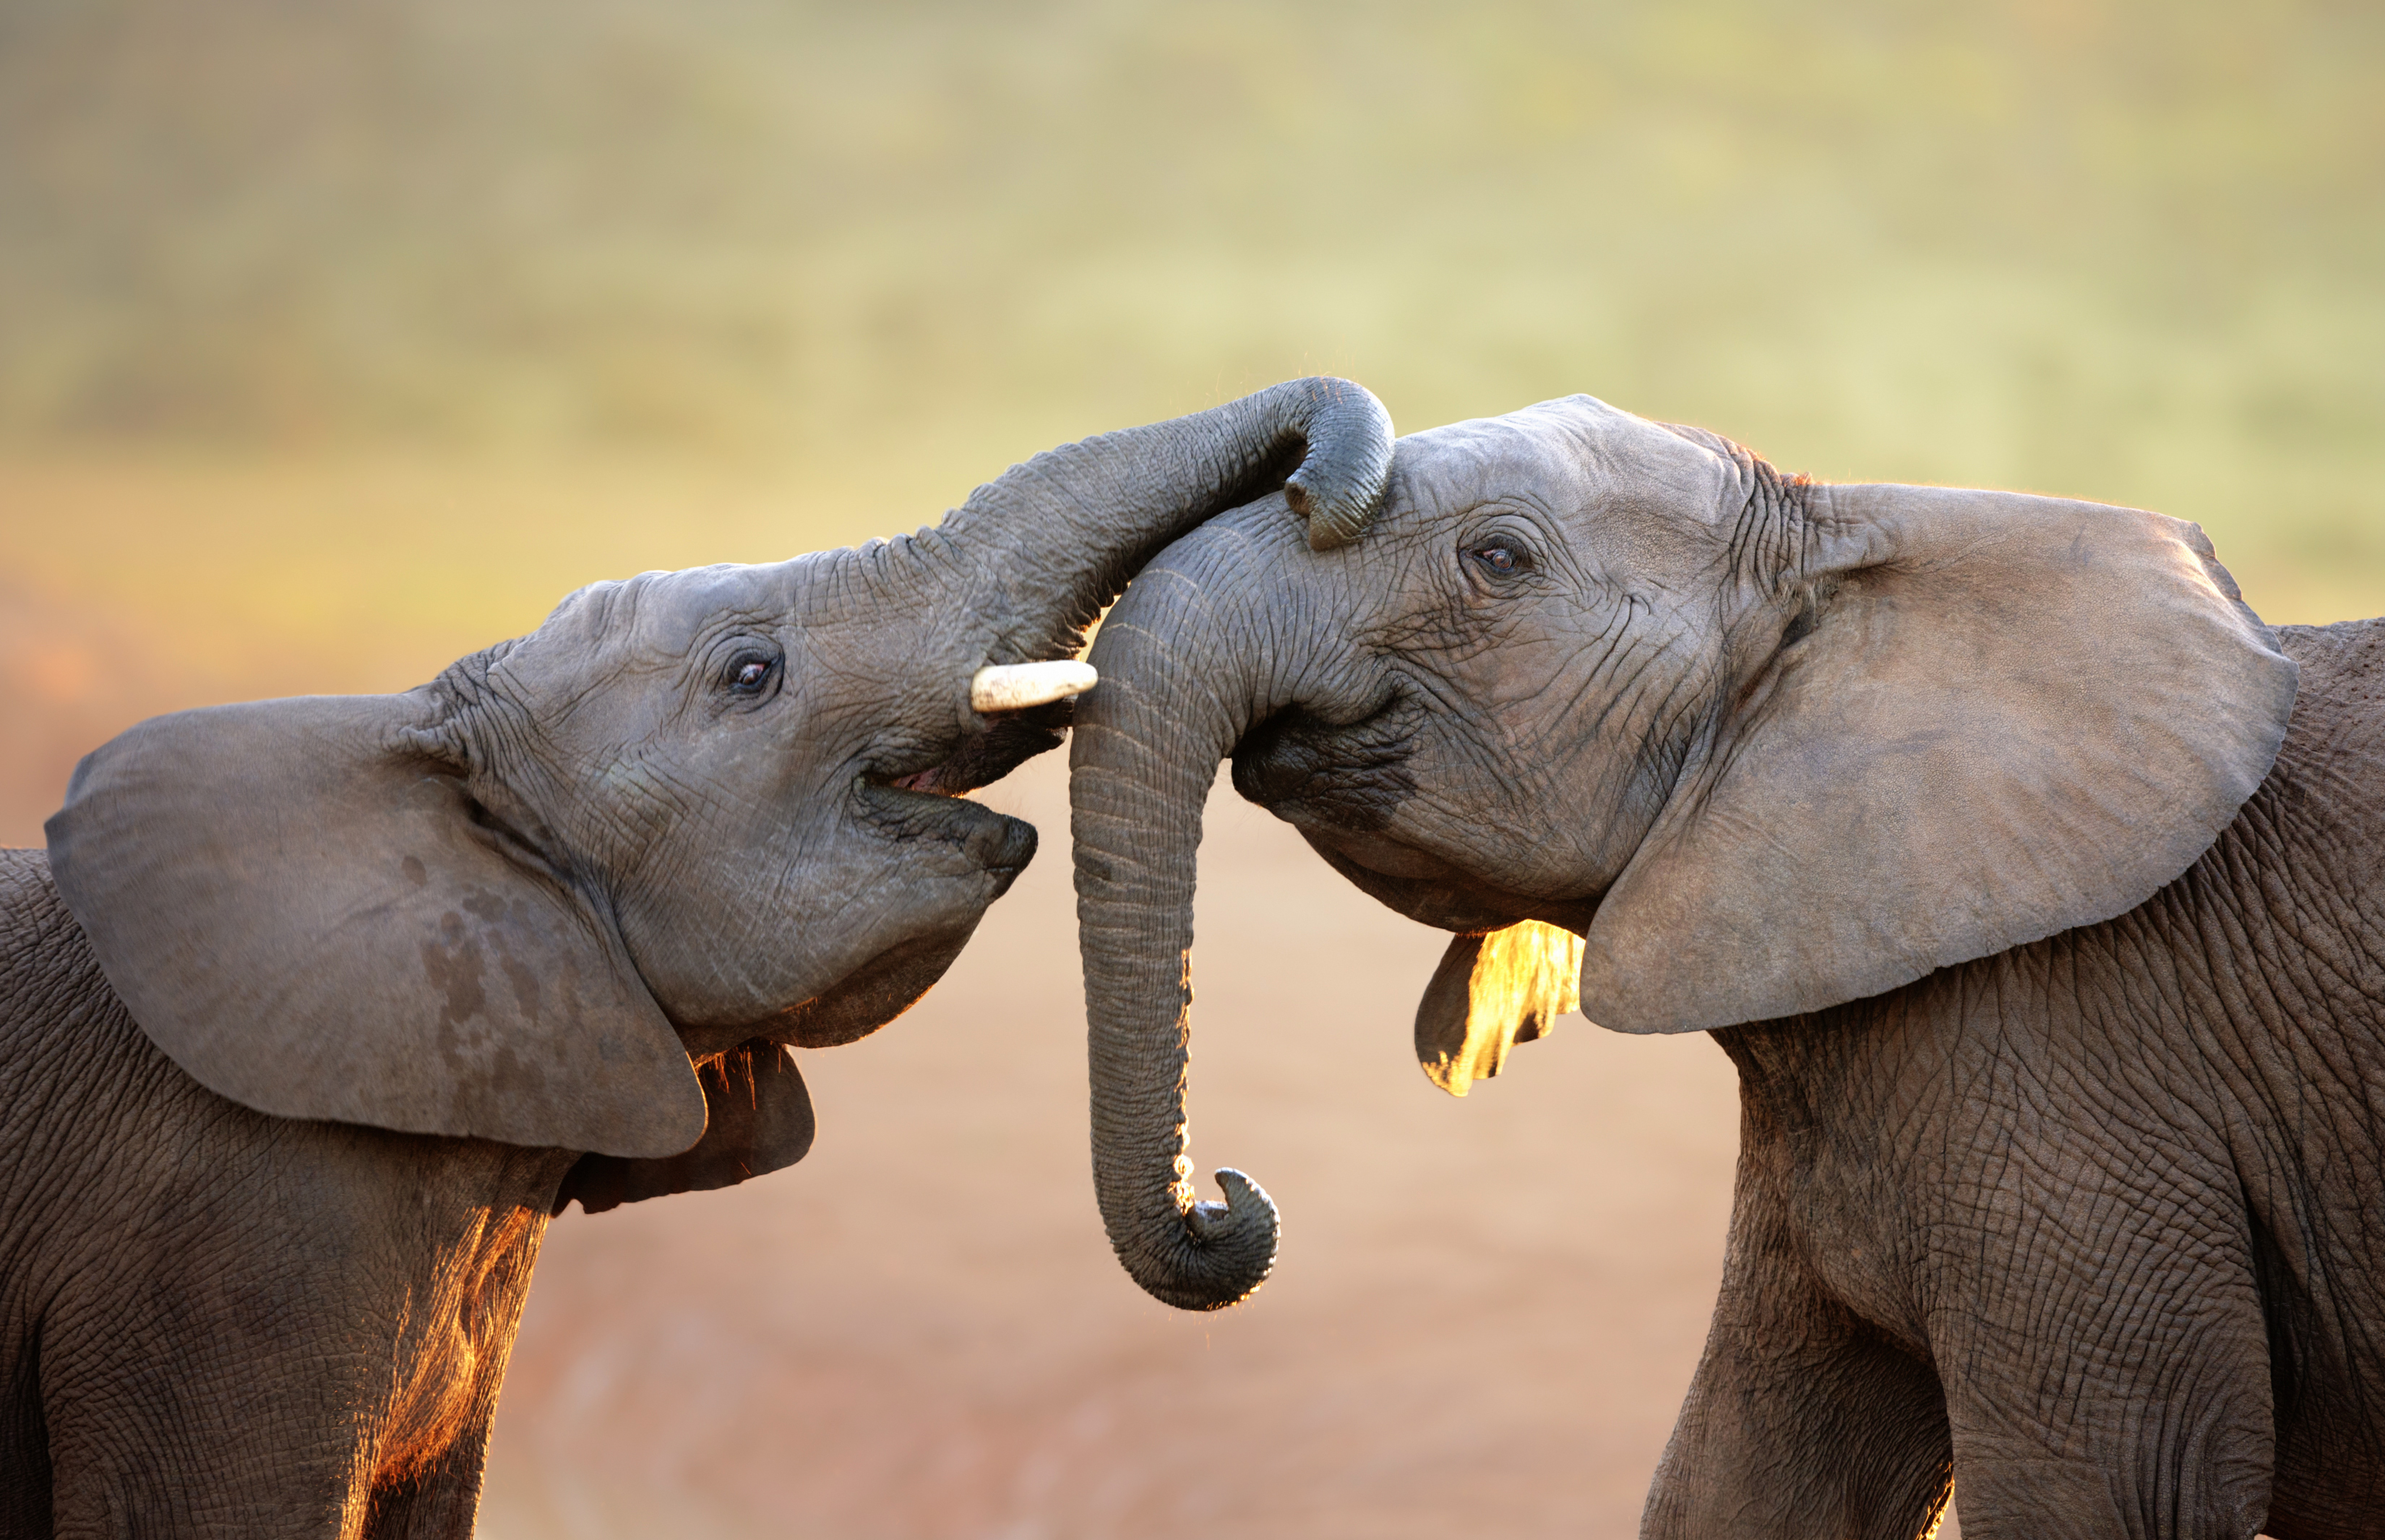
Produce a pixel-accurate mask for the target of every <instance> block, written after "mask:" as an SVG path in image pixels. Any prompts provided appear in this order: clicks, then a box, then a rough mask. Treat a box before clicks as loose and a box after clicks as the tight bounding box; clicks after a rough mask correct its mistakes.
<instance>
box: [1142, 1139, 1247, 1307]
mask: <svg viewBox="0 0 2385 1540" xmlns="http://www.w3.org/2000/svg"><path fill="white" fill-rule="evenodd" d="M1217 1185H1218V1187H1219V1188H1220V1189H1221V1190H1223V1192H1224V1193H1225V1195H1226V1201H1225V1202H1223V1203H1191V1204H1187V1205H1186V1206H1185V1207H1183V1208H1181V1209H1180V1211H1179V1213H1180V1222H1178V1223H1176V1224H1174V1225H1169V1224H1166V1223H1162V1224H1156V1225H1139V1226H1137V1227H1135V1228H1134V1229H1133V1230H1131V1231H1130V1232H1129V1233H1126V1234H1123V1235H1118V1236H1114V1237H1113V1238H1112V1242H1111V1244H1112V1246H1114V1247H1115V1248H1116V1249H1117V1251H1118V1260H1119V1261H1120V1262H1122V1263H1124V1264H1125V1265H1126V1270H1127V1271H1128V1273H1129V1274H1130V1275H1131V1276H1132V1277H1133V1279H1134V1281H1135V1282H1136V1283H1140V1284H1142V1285H1143V1292H1145V1293H1146V1294H1149V1295H1150V1296H1152V1297H1153V1298H1155V1299H1156V1300H1158V1301H1159V1302H1160V1303H1161V1304H1163V1305H1173V1306H1175V1307H1176V1308H1178V1309H1180V1310H1222V1309H1224V1308H1226V1307H1227V1306H1229V1305H1239V1304H1241V1303H1242V1301H1243V1300H1245V1299H1248V1298H1249V1297H1250V1296H1252V1295H1254V1294H1255V1293H1257V1292H1258V1286H1259V1285H1260V1284H1261V1283H1266V1282H1267V1274H1268V1273H1269V1272H1270V1271H1273V1270H1274V1268H1275V1249H1276V1237H1277V1234H1278V1233H1279V1231H1280V1221H1279V1219H1278V1216H1277V1214H1276V1208H1275V1199H1273V1198H1271V1197H1269V1196H1267V1189H1266V1188H1264V1187H1262V1186H1260V1185H1259V1184H1258V1183H1255V1182H1254V1181H1252V1180H1251V1179H1250V1178H1249V1177H1247V1176H1244V1175H1243V1174H1242V1172H1240V1171H1236V1170H1234V1169H1233V1168H1232V1167H1231V1166H1223V1167H1220V1168H1218V1171H1217Z"/></svg>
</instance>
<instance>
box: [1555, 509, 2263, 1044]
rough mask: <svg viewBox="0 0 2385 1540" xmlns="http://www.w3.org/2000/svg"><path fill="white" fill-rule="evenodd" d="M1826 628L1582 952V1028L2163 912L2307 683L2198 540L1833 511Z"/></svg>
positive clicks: (1778, 682) (1786, 659)
mask: <svg viewBox="0 0 2385 1540" xmlns="http://www.w3.org/2000/svg"><path fill="white" fill-rule="evenodd" d="M1807 516H1808V523H1807V526H1806V533H1807V536H1808V545H1807V550H1808V553H1809V555H1808V557H1807V560H1806V562H1805V564H1804V581H1805V582H1806V583H1807V584H1808V586H1809V597H1810V603H1809V604H1808V606H1807V607H1806V608H1805V610H1804V613H1803V614H1801V615H1800V617H1799V618H1798V619H1797V620H1796V621H1795V622H1794V623H1792V625H1791V626H1790V628H1789V631H1788V633H1787V637H1786V639H1785V640H1784V643H1783V645H1782V646H1781V647H1780V649H1779V653H1778V655H1777V656H1776V657H1773V658H1772V659H1771V661H1770V662H1769V663H1768V664H1767V666H1766V667H1765V669H1764V670H1761V671H1760V672H1759V673H1758V674H1757V676H1756V677H1755V679H1754V682H1753V683H1752V685H1751V686H1750V687H1749V688H1748V689H1747V691H1746V692H1745V693H1744V694H1743V695H1742V697H1741V698H1740V700H1739V702H1738V704H1737V705H1736V706H1735V707H1732V708H1731V710H1730V711H1729V714H1728V715H1727V716H1726V717H1725V719H1724V720H1722V721H1721V722H1720V723H1719V724H1718V725H1717V730H1716V736H1715V741H1714V745H1713V748H1712V752H1711V753H1710V754H1708V755H1706V756H1704V757H1703V759H1702V760H1698V761H1693V765H1692V770H1691V771H1690V772H1689V773H1687V774H1685V775H1684V776H1683V777H1682V779H1681V782H1680V783H1679V786H1678V787H1677V789H1676V790H1675V792H1674V793H1673V795H1672V797H1671V799H1670V800H1669V801H1668V803H1667V806H1666V808H1664V810H1663V811H1662V813H1660V815H1659V816H1658V819H1657V820H1656V823H1655V826H1654V828H1653V829H1652V830H1651V832H1650V834H1649V836H1648V838H1647V839H1646V840H1645V841H1644V842H1643V843H1642V845H1641V847H1640V849H1639V850H1638V852H1637V853H1636V854H1635V855H1634V856H1633V858H1632V859H1631V861H1630V863H1629V864H1628V865H1627V866H1626V867H1625V869H1624V870H1623V871H1622V873H1621V874H1620V875H1619V876H1618V877H1617V880H1616V882H1615V883H1614V885H1613V887H1612V888H1610V889H1609V891H1608V892H1607V895H1606V896H1605V899H1604V900H1603V901H1602V902H1601V904H1600V906H1599V908H1598V911H1597V914H1596V916H1595V918H1594V919H1593V920H1592V923H1591V926H1590V930H1589V933H1588V935H1587V936H1586V938H1585V945H1584V948H1583V956H1582V970H1581V1006H1582V1011H1583V1014H1585V1015H1587V1016H1589V1017H1590V1018H1591V1019H1592V1020H1594V1021H1597V1022H1599V1023H1600V1024H1601V1025H1603V1026H1606V1027H1611V1028H1615V1029H1617V1030H1620V1031H1623V1032H1635V1033H1653V1032H1688V1031H1694V1030H1698V1029H1703V1028H1710V1027H1722V1026H1729V1025H1733V1024H1735V1023H1739V1022H1744V1021H1756V1020H1770V1019H1773V1018H1776V1017H1782V1016H1791V1015H1795V1014H1798V1013H1800V1012H1804V1011H1811V1010H1818V1009H1821V1008H1824V1007H1828V1006H1832V1005H1837V1004H1839V1003H1841V1002H1842V1001H1846V1000H1853V999H1859V998H1862V997H1864V996H1867V995H1877V994H1879V993H1880V992H1881V991H1883V990H1888V989H1892V988H1894V987H1896V986H1897V985H1899V984H1903V983H1908V982H1910V981H1911V980H1914V979H1917V978H1919V977H1921V976H1922V975H1923V974H1925V973H1928V972H1929V971H1931V970H1934V969H1938V968H1942V967H1944V966H1947V965H1948V964H1952V963H1957V962H1963V961H1966V960H1967V959H1969V958H1978V957H1985V956H1988V955H1990V954H1992V953H1995V952H2001V951H2004V950H2005V949H2006V948H2008V947H2012V946H2017V945H2022V944H2024V943H2027V942H2031V941H2036V940H2038V939H2040V938H2042V937H2044V936H2048V935H2052V934H2054V933H2056V932H2059V931H2065V930H2068V929H2070V928H2072V927H2074V926H2079V925H2086V924H2092V923H2094V922H2096V921H2099V920H2108V919H2111V918H2112V917H2113V916H2115V915H2118V914H2122V913H2125V912H2126V911H2128V910H2129V909H2131V908H2135V907H2136V906H2137V905H2139V904H2141V903H2142V902H2143V901H2144V900H2145V899H2146V898H2148V897H2150V896H2151V895H2153V894H2154V892H2156V891H2157V890H2158V889H2160V888H2161V887H2162V886H2163V885H2164V884H2166V883H2169V882H2170V881H2171V880H2172V879H2174V878H2176V877H2177V876H2179V874H2180V873H2181V872H2183V871H2184V870H2186V869H2187V868H2188V867H2189V866H2191V865H2192V864H2193V862H2194V860H2195V859H2196V858H2197V857H2199V856H2200V855H2202V853H2203V852H2204V850H2205V849H2206V848H2208V847H2209V845H2211V842H2212V841H2213V840H2214V839H2216V837H2217V836H2218V834H2219V833H2220V831H2221V830H2223V829H2225V828H2226V827H2227V825H2228V823H2229V820H2231V819H2232V818H2234V817H2235V814H2236V809H2237V808H2239V807H2240V806H2241V805H2242V804H2243V802H2244V800H2245V799H2246V798H2247V797H2249V796H2251V795H2253V793H2254V790H2255V789H2256V788H2257V787H2258V786H2259V785H2260V783H2261V780H2262V778H2263V777H2264V776H2265V775H2266V774H2267V773H2268V770H2269V765H2270V762H2271V761H2272V760H2273V759H2275V758H2276V757H2277V753H2278V747H2279V744H2280V743H2281V742H2282V741H2283V739H2284V736H2285V732H2286V720H2287V717H2288V716H2289V714H2290V713H2291V710H2292V707H2293V700H2294V685H2295V674H2296V670H2295V667H2294V664H2293V663H2292V661H2291V659H2289V658H2287V657H2285V656H2284V655H2283V654H2282V653H2280V652H2279V650H2278V647H2277V645H2276V642H2275V641H2274V639H2273V638H2272V637H2271V636H2270V634H2269V632H2268V629H2267V628H2266V626H2264V625H2263V624H2262V623H2261V620H2260V618H2259V617H2258V616H2256V615H2254V613H2253V612H2252V611H2251V610H2250V609H2248V608H2246V607H2245V606H2244V604H2243V602H2242V600H2241V597H2240V596H2239V595H2238V593H2237V590H2236V584H2235V582H2233V580H2231V579H2230V578H2229V575H2228V573H2227V571H2226V570H2225V569H2223V568H2221V567H2220V565H2219V563H2218V562H2217V560H2216V559H2215V558H2214V557H2213V555H2212V550H2211V545H2210V543H2209V542H2208V541H2206V540H2205V539H2204V535H2203V532H2202V531H2201V530H2200V529H2198V528H2196V527H2195V526H2194V525H2192V524H2186V523H2180V522H2179V521H2178V520H2172V519H2165V518H2163V517H2161V516H2160V515H2158V514H2151V513H2140V512H2137V511H2135V510H2133V509H2129V508H2118V507H2105V506H2104V505H2101V504H2094V503H2078V502H2068V501H2063V500H2059V499H2055V498H2049V497H2032V496H2024V495H2017V494H2008V493H1992V492H1967V491H1958V490H1954V489H1948V488H1928V487H1902V486H1842V487H1817V488H1815V489H1813V493H1812V501H1811V503H1810V505H1809V507H1808V509H1807Z"/></svg>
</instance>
